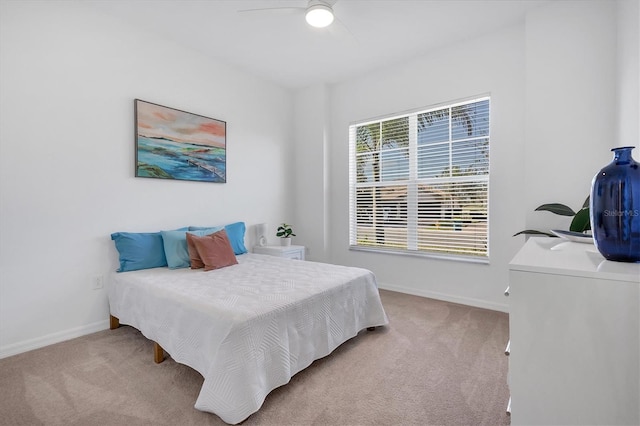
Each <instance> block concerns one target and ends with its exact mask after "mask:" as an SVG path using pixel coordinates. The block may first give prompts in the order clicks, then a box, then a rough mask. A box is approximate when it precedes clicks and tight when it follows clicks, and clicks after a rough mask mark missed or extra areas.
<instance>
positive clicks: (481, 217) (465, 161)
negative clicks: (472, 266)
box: [349, 97, 490, 261]
mask: <svg viewBox="0 0 640 426" xmlns="http://www.w3.org/2000/svg"><path fill="white" fill-rule="evenodd" d="M489 106H490V99H489V98H488V97H484V98H480V99H473V100H470V101H465V102H459V103H455V104H451V105H446V106H439V107H437V108H432V109H426V110H422V111H418V112H413V113H410V114H405V115H399V116H393V117H388V118H383V119H380V120H375V121H368V122H362V123H356V124H353V125H351V126H349V201H350V202H349V206H350V207H349V223H350V225H349V230H350V234H349V239H350V246H351V248H352V249H364V250H375V251H384V252H400V253H410V254H424V255H441V256H446V257H453V258H456V257H464V258H471V259H477V260H480V261H482V260H483V259H484V260H487V259H488V256H489V250H488V247H489V246H488V212H489Z"/></svg>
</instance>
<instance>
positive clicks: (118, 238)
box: [111, 232, 167, 272]
mask: <svg viewBox="0 0 640 426" xmlns="http://www.w3.org/2000/svg"><path fill="white" fill-rule="evenodd" d="M111 239H112V240H113V241H114V242H115V244H116V249H117V250H118V253H119V255H120V268H119V269H118V272H126V271H137V270H138V269H150V268H158V267H161V266H167V258H166V257H165V254H164V244H163V242H162V234H161V233H160V232H143V233H134V232H115V233H113V234H111Z"/></svg>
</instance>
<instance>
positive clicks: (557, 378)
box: [508, 238, 640, 425]
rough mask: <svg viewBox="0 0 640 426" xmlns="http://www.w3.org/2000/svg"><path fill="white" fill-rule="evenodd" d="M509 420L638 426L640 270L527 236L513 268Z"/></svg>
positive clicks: (588, 247) (577, 246) (588, 249)
mask: <svg viewBox="0 0 640 426" xmlns="http://www.w3.org/2000/svg"><path fill="white" fill-rule="evenodd" d="M508 300H509V334H510V348H509V349H510V351H509V352H510V354H509V387H510V391H511V424H512V425H520V424H536V425H559V424H562V425H570V424H574V425H587V424H607V425H612V424H629V425H638V424H640V357H639V355H640V315H639V311H640V309H639V307H640V264H638V263H635V264H631V263H621V262H612V261H608V260H605V259H604V257H602V255H601V254H600V253H598V251H597V249H596V248H595V246H594V245H592V244H581V243H573V242H563V240H559V239H557V238H530V239H529V240H528V241H527V242H526V243H525V245H524V246H523V247H522V249H521V250H520V251H519V252H518V254H517V255H516V256H515V257H514V258H513V260H512V261H511V263H510V267H509V299H508Z"/></svg>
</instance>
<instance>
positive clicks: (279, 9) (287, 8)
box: [237, 6, 306, 13]
mask: <svg viewBox="0 0 640 426" xmlns="http://www.w3.org/2000/svg"><path fill="white" fill-rule="evenodd" d="M305 9H306V8H305V7H296V6H284V7H262V8H258V9H242V10H238V11H237V12H238V13H245V12H268V11H285V10H286V11H299V10H305Z"/></svg>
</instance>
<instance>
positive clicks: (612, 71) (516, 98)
mask: <svg viewBox="0 0 640 426" xmlns="http://www.w3.org/2000/svg"><path fill="white" fill-rule="evenodd" d="M617 7H618V3H617V2H611V1H606V0H602V1H586V2H575V1H557V2H549V3H547V4H545V5H543V6H540V7H538V8H535V9H533V10H531V11H530V12H528V13H527V16H526V19H525V22H523V23H522V24H521V25H517V26H515V27H513V28H507V29H504V30H502V31H497V32H494V33H492V34H490V35H487V36H485V37H481V38H478V39H474V40H469V41H466V42H463V43H458V44H455V45H452V46H449V47H448V48H446V49H443V50H440V51H437V52H431V53H429V54H427V55H424V56H422V57H419V58H416V60H415V61H411V62H408V63H404V64H398V65H392V66H390V67H389V68H388V69H384V70H378V71H375V72H372V73H370V74H369V75H366V76H361V77H359V78H357V79H353V80H351V81H348V82H345V83H342V84H338V85H336V86H334V87H333V88H332V90H331V92H330V101H329V102H330V105H331V108H330V110H331V129H332V132H331V141H330V145H329V151H330V157H329V158H330V160H329V162H330V177H331V179H330V193H331V197H330V198H331V208H330V212H331V213H330V218H329V223H330V260H331V261H333V262H335V263H342V264H347V265H354V266H361V267H365V268H369V269H371V270H373V271H374V272H375V273H376V275H377V277H378V280H379V283H380V287H382V288H389V289H394V290H399V291H404V292H408V293H414V294H419V295H424V296H428V297H435V298H440V299H444V300H450V301H454V302H460V303H467V304H471V305H476V306H482V307H487V308H492V309H498V310H506V309H507V305H506V303H505V300H504V298H503V296H502V293H503V290H504V289H505V287H506V286H507V284H508V283H507V269H508V262H509V261H510V259H511V258H512V256H513V255H514V254H515V252H516V251H517V250H518V248H519V247H520V246H521V245H522V243H523V242H524V237H523V236H519V237H512V235H513V234H514V233H515V232H517V231H520V230H523V229H526V228H534V229H553V228H556V227H559V228H565V229H566V228H567V227H568V225H569V221H570V219H568V218H566V217H559V216H554V215H552V214H550V213H543V212H534V209H535V207H537V206H538V205H540V204H543V203H546V202H562V203H565V204H569V205H571V206H573V207H574V208H579V207H580V206H581V204H582V202H583V201H584V199H585V197H586V196H587V195H588V193H589V190H590V184H591V178H592V177H593V175H594V174H595V173H596V172H597V171H598V170H599V169H600V168H601V167H602V166H604V165H605V164H606V163H608V162H609V161H610V152H609V149H610V148H611V147H612V146H616V145H617V141H616V131H615V127H616V115H615V110H616V103H617V102H622V103H623V104H624V105H631V106H632V107H635V108H637V99H636V98H635V97H633V96H632V97H631V100H625V101H619V100H618V99H617V98H616V93H622V92H625V91H626V90H628V89H629V88H631V89H634V90H637V89H635V88H637V86H636V85H637V74H635V76H633V77H628V78H626V82H621V83H620V84H621V87H620V88H618V87H617V85H616V73H617V72H618V73H620V72H619V71H617V62H616V50H617V30H616V23H617V22H616V21H617V19H616V16H617V15H618V13H617ZM625 7H627V8H629V7H630V6H629V5H627V6H625ZM631 9H633V7H631ZM637 25H638V22H637V19H632V20H631V22H630V23H628V24H627V26H626V28H627V29H626V30H625V33H624V34H628V33H631V34H634V31H636V32H637ZM630 44H631V45H632V46H634V44H633V43H630ZM625 49H626V50H629V49H633V47H631V48H629V47H627V48H625ZM635 58H636V59H632V60H631V61H630V62H631V63H632V64H629V63H626V62H625V63H624V64H621V65H620V66H624V67H625V75H626V73H627V72H628V70H627V68H628V67H631V72H633V70H634V69H637V62H638V61H637V55H635ZM628 62H629V61H628ZM633 64H635V65H633ZM633 66H635V67H636V68H633ZM634 79H635V80H634ZM484 93H489V94H490V95H491V120H492V123H491V181H490V200H491V201H490V203H491V205H490V225H489V229H490V257H491V261H490V264H489V265H478V264H470V263H461V262H453V261H443V260H434V259H424V258H416V257H407V256H401V255H383V254H372V253H365V252H355V251H349V250H348V243H349V242H348V218H347V213H346V212H347V211H348V188H347V182H348V150H347V147H348V140H347V130H346V129H347V126H348V125H349V123H350V122H353V121H357V120H362V119H367V118H372V117H377V116H381V115H385V114H390V113H394V112H401V111H406V110H411V109H415V108H419V107H426V106H429V105H433V104H438V103H442V102H448V101H455V100H457V99H460V98H466V97H469V96H474V95H479V94H484ZM634 102H636V104H634ZM626 123H627V124H626V125H631V124H633V125H635V126H637V122H636V121H635V119H627V120H626ZM632 132H633V131H632ZM632 135H633V133H632ZM311 196H312V195H309V196H308V197H311Z"/></svg>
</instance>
